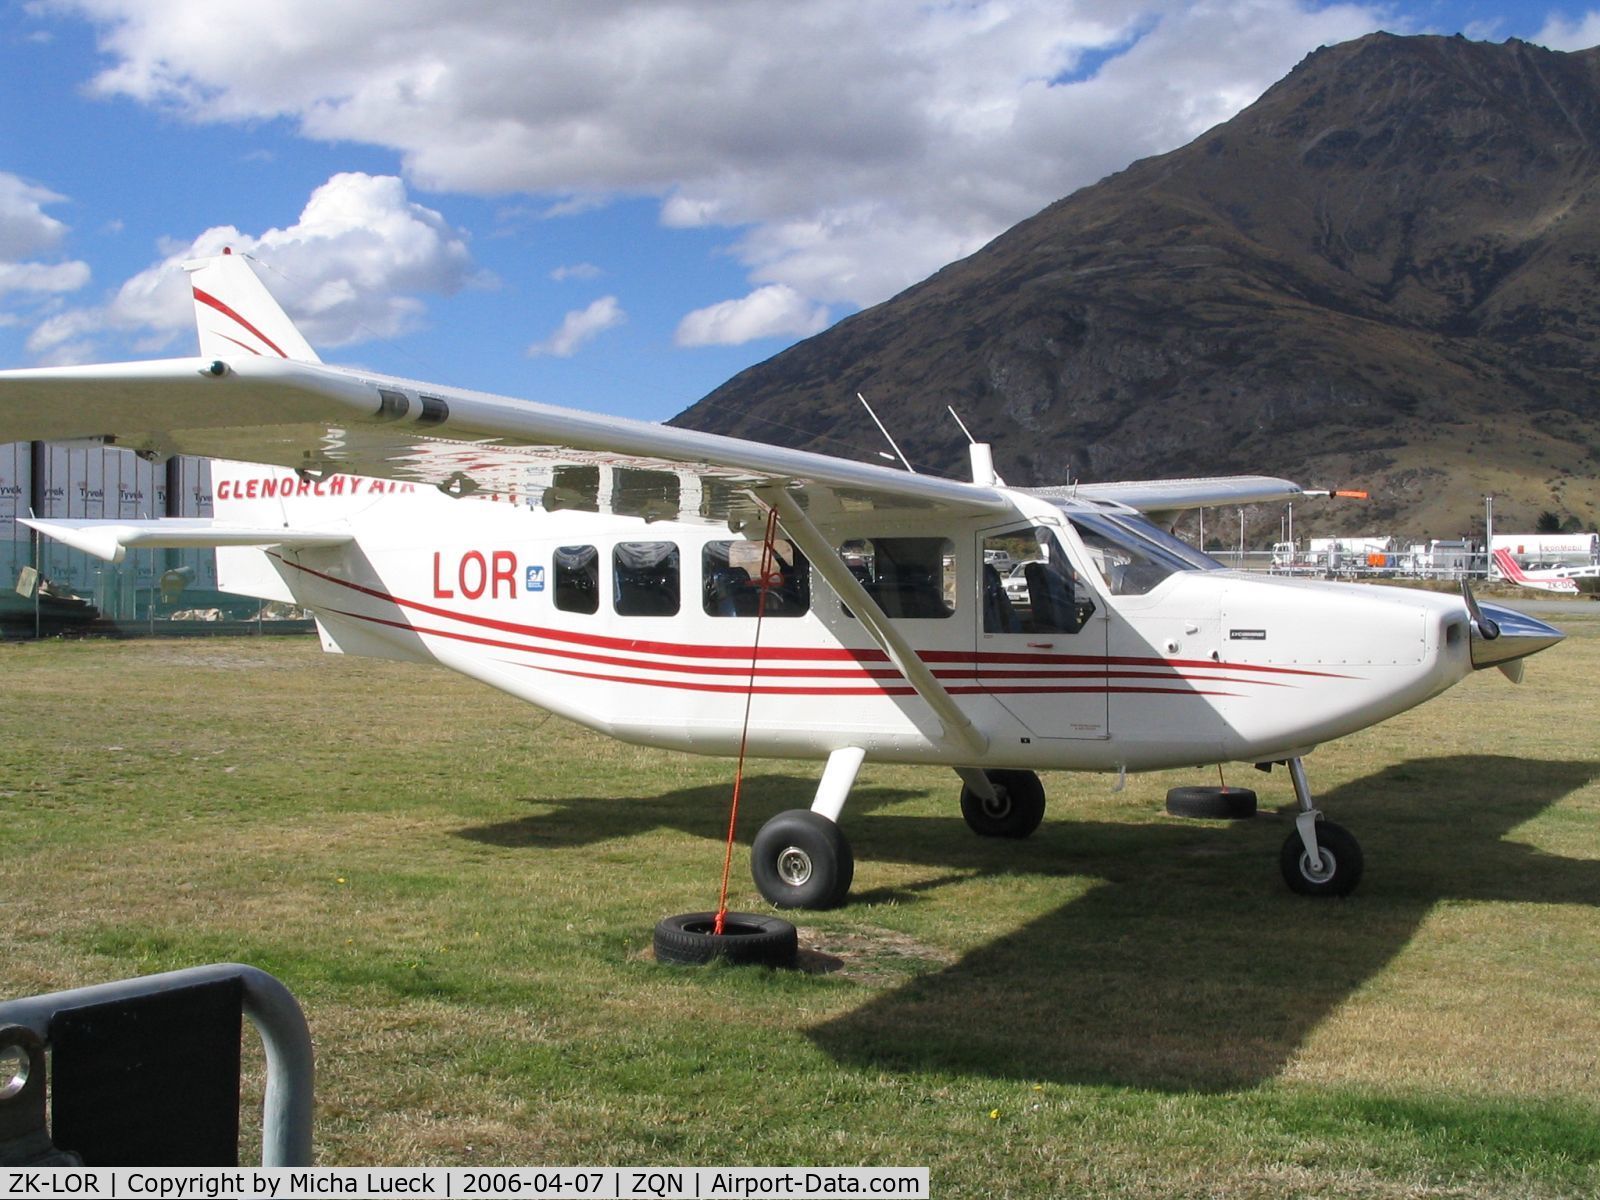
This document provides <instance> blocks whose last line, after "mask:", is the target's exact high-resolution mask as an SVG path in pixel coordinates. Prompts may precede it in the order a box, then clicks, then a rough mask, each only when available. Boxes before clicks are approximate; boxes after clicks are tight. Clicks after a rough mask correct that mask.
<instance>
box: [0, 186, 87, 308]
mask: <svg viewBox="0 0 1600 1200" xmlns="http://www.w3.org/2000/svg"><path fill="white" fill-rule="evenodd" d="M65 199H66V198H65V197H64V196H58V195H57V194H56V193H54V192H52V191H50V190H49V189H48V188H42V187H39V186H38V185H37V184H32V183H29V182H27V181H26V180H24V179H20V178H18V177H17V176H15V175H12V174H9V173H7V172H4V171H0V299H6V298H8V297H12V296H18V297H21V298H22V302H23V306H24V308H26V306H27V305H28V304H30V303H37V302H39V301H40V300H45V301H49V300H50V299H51V298H52V297H57V296H62V295H65V294H67V293H69V292H75V291H77V290H78V289H79V288H82V287H84V286H86V285H87V284H88V282H89V265H88V264H87V263H85V262H80V261H76V260H74V261H70V262H55V263H49V262H29V261H25V260H27V259H31V258H34V257H35V256H37V255H40V254H48V253H49V252H50V251H52V250H53V249H55V247H56V246H58V245H59V244H60V242H61V240H62V238H63V237H64V236H65V234H66V232H67V227H66V226H65V225H64V224H62V223H61V222H60V221H58V220H56V219H55V218H54V217H52V216H50V215H49V214H48V213H46V212H45V211H44V208H45V205H47V204H60V203H62V202H63V201H64V200H65ZM4 317H5V322H6V325H7V326H8V327H10V326H14V325H16V324H19V323H21V320H22V318H21V317H19V316H18V315H17V314H16V313H7V314H4Z"/></svg>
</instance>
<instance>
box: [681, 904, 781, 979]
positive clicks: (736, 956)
mask: <svg viewBox="0 0 1600 1200" xmlns="http://www.w3.org/2000/svg"><path fill="white" fill-rule="evenodd" d="M716 921H717V914H716V913H714V912H698V913H681V914H679V915H678V916H676V917H662V918H661V920H660V921H659V922H657V924H656V935H655V950H656V961H657V962H663V963H677V964H681V965H686V966H699V965H701V964H702V963H708V962H711V961H713V960H715V959H719V958H720V959H721V960H722V961H723V962H726V963H729V964H730V965H732V966H737V967H742V966H758V967H792V966H794V964H795V957H796V955H798V954H799V952H800V938H799V935H798V934H797V933H796V932H795V927H794V926H793V925H791V924H789V922H787V921H785V920H783V919H782V918H780V917H766V916H761V915H759V914H757V913H741V912H730V913H728V914H727V916H726V919H725V920H724V922H723V926H722V932H721V933H720V934H718V933H715V932H713V931H714V930H715V929H716Z"/></svg>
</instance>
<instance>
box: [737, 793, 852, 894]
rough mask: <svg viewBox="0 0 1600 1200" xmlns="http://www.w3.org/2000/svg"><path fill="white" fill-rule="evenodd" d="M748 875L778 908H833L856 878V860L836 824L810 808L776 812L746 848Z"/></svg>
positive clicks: (847, 891)
mask: <svg viewBox="0 0 1600 1200" xmlns="http://www.w3.org/2000/svg"><path fill="white" fill-rule="evenodd" d="M750 874H751V875H752V876H754V878H755V881H756V887H757V888H758V889H759V890H760V892H761V894H762V895H763V896H765V897H766V898H767V901H768V903H770V904H772V905H773V906H774V907H777V908H836V907H837V906H838V905H840V904H842V903H844V898H845V896H847V895H848V894H849V892H850V882H851V880H853V879H854V878H855V874H856V860H855V856H854V855H853V854H851V853H850V843H849V842H847V841H845V837H844V834H843V833H842V832H840V830H839V827H838V826H837V825H836V824H834V823H833V822H832V821H830V820H828V818H826V817H821V816H818V815H817V814H816V813H814V812H812V811H811V810H810V809H805V808H793V809H790V810H789V811H788V812H781V813H779V814H778V815H777V816H775V817H773V818H772V820H770V821H768V822H767V823H766V824H765V825H763V826H762V827H761V831H760V832H759V833H757V834H756V840H755V844H754V845H752V846H751V847H750Z"/></svg>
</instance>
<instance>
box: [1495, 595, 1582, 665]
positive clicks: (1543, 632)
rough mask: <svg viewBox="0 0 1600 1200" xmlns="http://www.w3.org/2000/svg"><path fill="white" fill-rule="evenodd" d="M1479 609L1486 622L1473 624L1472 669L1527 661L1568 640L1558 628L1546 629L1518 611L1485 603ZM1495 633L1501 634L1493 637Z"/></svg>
mask: <svg viewBox="0 0 1600 1200" xmlns="http://www.w3.org/2000/svg"><path fill="white" fill-rule="evenodd" d="M1477 607H1478V612H1479V613H1480V614H1481V615H1482V617H1483V618H1485V619H1484V620H1482V621H1480V620H1476V619H1475V620H1474V621H1473V622H1472V666H1473V669H1474V670H1477V671H1481V670H1483V669H1484V668H1485V667H1498V666H1503V665H1504V664H1506V663H1509V662H1515V661H1516V660H1517V659H1519V658H1527V657H1528V655H1530V654H1537V653H1539V651H1541V650H1547V649H1549V648H1550V647H1551V646H1554V645H1555V644H1556V643H1557V642H1559V641H1561V640H1562V639H1563V638H1565V637H1566V636H1567V635H1566V634H1564V633H1562V632H1561V630H1559V629H1557V628H1556V627H1555V626H1554V625H1546V624H1545V623H1544V622H1543V621H1541V620H1539V619H1537V618H1536V617H1530V616H1528V615H1527V614H1526V613H1520V612H1518V611H1517V610H1516V609H1514V608H1503V607H1501V606H1500V605H1498V604H1483V603H1479V604H1478V606H1477ZM1491 630H1498V632H1495V633H1491V632H1490V631H1491Z"/></svg>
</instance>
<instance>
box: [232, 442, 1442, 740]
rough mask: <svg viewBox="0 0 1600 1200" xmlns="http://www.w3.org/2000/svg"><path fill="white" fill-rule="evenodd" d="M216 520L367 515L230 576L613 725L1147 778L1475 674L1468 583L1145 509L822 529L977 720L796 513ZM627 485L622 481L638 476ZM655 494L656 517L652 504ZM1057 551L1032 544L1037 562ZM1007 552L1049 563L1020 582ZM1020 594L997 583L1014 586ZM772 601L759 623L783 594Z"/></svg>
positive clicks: (1300, 734) (249, 481)
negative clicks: (784, 519) (962, 728)
mask: <svg viewBox="0 0 1600 1200" xmlns="http://www.w3.org/2000/svg"><path fill="white" fill-rule="evenodd" d="M215 487H216V496H217V515H218V518H219V519H240V520H250V521H252V522H256V523H260V522H262V521H265V520H272V521H278V522H281V523H283V524H285V525H288V526H292V527H295V528H323V527H326V528H330V529H343V530H348V531H349V533H350V534H351V536H352V541H351V542H350V543H348V544H347V545H345V546H342V547H337V548H322V549H301V550H298V551H285V550H280V551H275V552H271V553H266V552H262V551H260V550H254V549H221V550H219V551H218V567H219V575H220V576H221V579H222V584H223V586H224V587H225V588H227V589H228V590H232V591H238V592H243V593H247V594H251V595H258V596H263V597H268V598H274V599H280V600H287V601H292V602H294V603H298V604H301V605H304V606H305V607H307V608H309V609H311V610H312V611H313V612H314V613H315V614H316V616H317V620H318V622H319V626H320V629H321V632H322V636H323V642H324V646H325V647H326V648H327V649H329V650H334V651H340V652H344V653H352V654H364V655H372V656H379V657H390V658H399V659H407V660H414V661H421V662H437V663H440V664H442V665H444V666H447V667H450V668H452V669H454V670H457V671H460V672H462V673H464V674H466V675H469V676H471V677H473V678H476V679H479V680H481V681H483V682H485V683H487V684H490V685H492V686H494V687H496V688H498V689H500V690H502V691H504V692H507V693H509V694H511V695H514V696H517V697H520V698H522V699H524V700H527V701H530V702H532V703H534V704H536V705H539V706H540V707H543V708H546V709H549V710H552V711H555V712H558V713H560V714H562V715H564V716H566V717H569V718H571V719H573V720H575V721H578V722H580V723H582V724H584V725H587V726H590V727H592V728H595V729H598V730H601V731H603V732H605V733H608V734H610V735H612V736H615V737H618V738H621V739H624V740H627V741H632V742H638V743H642V744H649V745H654V746H662V747H669V748H674V749H680V750H687V751H694V752H699V753H709V754H730V753H734V752H736V751H737V749H738V746H739V743H740V739H741V735H742V733H743V731H744V730H745V728H746V723H747V722H748V735H749V752H750V753H752V754H757V755H767V756H794V757H820V756H825V755H827V754H829V753H830V752H832V751H834V750H837V749H840V748H841V747H847V746H849V747H858V748H860V749H863V750H865V751H866V753H867V754H868V755H869V756H871V757H873V758H875V759H879V760H887V761H904V762H924V763H926V762H933V763H948V764H951V765H977V766H985V767H1026V768H1032V769H1036V770H1037V769H1068V770H1096V771H1101V770H1118V769H1127V770H1134V771H1137V770H1146V769H1153V768H1162V767H1169V766H1177V765H1183V764H1197V763H1209V762H1221V761H1234V760H1244V761H1260V760H1265V759H1278V758H1284V757H1288V756H1290V755H1293V754H1298V753H1301V752H1303V751H1305V750H1307V749H1309V748H1310V747H1312V746H1314V745H1316V744H1318V743H1320V742H1323V741H1327V740H1329V739H1332V738H1337V737H1340V736H1343V735H1345V734H1348V733H1351V732H1353V731H1355V730H1357V729H1361V728H1363V727H1365V726H1367V725H1371V724H1373V723H1375V722H1377V721H1381V720H1384V719H1386V718H1387V717H1390V716H1393V715H1394V714H1396V713H1399V712H1402V711H1404V710H1405V709H1407V708H1410V707H1412V706H1413V705H1415V704H1418V703H1420V702H1421V701H1423V700H1425V699H1427V698H1429V697H1430V696H1433V695H1435V694H1437V693H1438V692H1440V691H1442V690H1444V689H1445V688H1447V687H1449V686H1450V685H1451V684H1453V683H1455V682H1456V681H1458V680H1459V679H1461V678H1462V677H1463V676H1465V675H1466V674H1467V673H1469V672H1470V671H1471V669H1472V661H1471V655H1470V650H1469V635H1470V623H1469V618H1468V615H1467V613H1466V611H1465V609H1464V607H1463V606H1462V604H1461V603H1460V601H1459V600H1457V599H1454V598H1452V597H1443V596H1436V595H1432V594H1428V593H1421V592H1407V591H1401V590H1398V589H1381V588H1370V587H1362V586H1357V585H1338V584H1326V583H1312V582H1305V581H1299V580H1291V579H1282V578H1273V577H1262V576H1255V575H1249V574H1245V573H1240V572H1234V571H1226V570H1222V569H1220V568H1218V567H1217V566H1216V564H1214V563H1211V562H1209V560H1206V559H1205V558H1204V556H1201V555H1199V554H1197V553H1196V552H1194V551H1193V550H1191V549H1188V548H1186V547H1180V546H1179V545H1178V544H1177V543H1175V542H1172V541H1171V539H1166V538H1165V537H1164V535H1161V534H1159V533H1158V532H1157V531H1156V530H1155V529H1154V528H1153V527H1151V526H1149V525H1148V524H1147V523H1145V522H1142V521H1139V520H1138V519H1137V518H1135V517H1133V516H1132V514H1130V513H1127V512H1126V511H1125V510H1124V511H1121V512H1118V511H1115V510H1113V509H1111V508H1110V507H1108V506H1104V505H1090V504H1074V503H1073V502H1070V501H1063V500H1059V499H1045V498H1041V497H1038V496H1033V495H1029V494H1027V493H1023V492H1016V493H1013V495H1014V500H1015V507H1016V511H1015V515H1014V518H1012V519H1009V520H997V519H994V518H992V517H985V518H970V517H969V518H964V519H962V518H951V517H949V516H947V515H940V514H938V513H932V512H917V511H912V512H908V513H906V514H905V515H901V514H885V513H884V512H883V511H881V510H875V511H868V512H863V513H862V514H860V515H859V516H858V517H852V516H851V515H850V514H849V513H848V512H844V513H837V514H831V515H829V517H828V519H827V521H826V523H825V524H822V523H819V528H820V529H821V530H822V532H823V533H825V535H826V536H827V539H828V541H829V543H830V544H831V546H832V547H833V548H834V549H835V550H836V551H837V552H838V554H839V555H840V556H841V557H842V559H843V561H844V562H845V563H846V564H847V565H848V566H849V568H850V571H851V573H852V575H853V576H854V577H855V578H856V579H858V580H859V581H861V583H862V585H863V587H864V588H865V589H866V593H867V594H868V595H869V596H871V598H872V599H873V601H874V602H875V603H876V604H877V605H878V606H879V607H880V608H881V610H882V612H883V613H884V614H885V615H886V616H887V618H888V620H889V622H890V623H892V626H893V629H894V630H895V631H896V632H897V633H898V634H899V635H901V636H903V638H904V639H905V641H906V642H907V643H908V644H909V645H910V646H911V647H912V648H913V649H914V651H915V653H916V655H917V657H918V658H919V659H920V660H921V662H922V663H923V664H925V665H926V666H927V667H928V668H929V669H930V670H931V672H932V675H933V677H934V678H935V679H936V680H937V681H938V685H939V686H940V687H942V689H943V690H944V691H945V692H946V693H947V694H948V697H949V698H950V699H951V700H953V701H954V703H955V705H956V706H957V707H958V708H959V711H960V713H961V714H963V715H964V716H965V718H966V719H967V720H969V721H970V722H971V725H972V727H973V728H974V729H975V730H976V731H977V732H978V735H979V739H978V740H979V742H981V748H976V747H975V744H974V742H973V741H972V740H971V739H969V740H967V741H962V740H961V739H958V738H954V737H952V736H951V732H950V729H949V724H950V722H949V721H948V720H945V719H941V717H940V715H939V713H938V712H937V711H936V709H935V708H934V707H933V706H930V704H929V703H928V700H927V699H926V698H925V696H924V695H922V694H919V692H918V689H917V688H916V687H914V686H913V685H912V684H911V683H910V682H908V680H907V678H906V677H905V674H904V673H903V672H902V671H901V670H899V669H898V668H897V667H896V666H895V665H894V663H893V661H892V658H891V655H889V654H888V653H886V652H885V649H884V648H883V646H882V645H881V644H880V643H879V642H878V641H876V640H875V639H874V637H873V635H872V633H871V631H870V630H869V629H868V628H866V627H865V626H864V623H863V622H862V621H861V620H860V619H858V618H857V616H856V614H854V613H852V612H851V611H850V609H849V606H848V605H847V604H846V603H844V602H842V601H841V599H840V598H839V596H838V595H837V594H836V592H835V590H834V589H833V588H831V587H830V586H829V584H828V583H827V582H826V581H825V580H824V579H823V578H822V575H821V572H819V571H818V570H817V569H815V568H814V567H813V566H812V565H811V564H808V563H807V562H806V560H805V558H804V556H803V555H802V554H801V552H800V551H799V549H798V548H797V547H796V545H795V544H794V543H793V542H791V541H789V539H788V538H786V537H784V536H783V535H782V534H781V533H780V535H779V536H778V538H777V539H776V542H775V546H774V550H775V555H774V557H773V560H772V561H771V562H769V563H768V564H767V578H768V581H769V585H770V586H769V588H768V589H767V591H766V596H765V598H764V599H763V598H762V595H761V591H762V589H761V588H760V587H759V586H758V582H759V580H760V578H761V572H762V554H763V541H762V533H761V531H760V530H759V529H757V530H753V531H745V532H743V533H731V532H730V531H729V529H728V527H727V525H726V524H713V523H709V522H700V521H694V520H683V519H681V514H682V512H684V511H693V505H692V504H687V503H686V504H683V505H681V506H680V507H679V508H678V509H677V510H676V512H677V513H678V514H679V515H678V516H677V518H676V519H674V518H667V519H651V518H652V516H653V514H652V513H651V512H650V511H649V508H648V502H645V503H643V504H642V505H635V506H634V509H635V511H633V512H627V511H620V512H619V511H618V509H625V508H627V507H628V506H627V505H626V504H619V503H618V502H617V497H615V496H614V497H611V502H610V503H606V504H597V505H595V506H594V507H599V508H606V509H608V510H609V511H584V508H583V506H582V505H581V504H579V505H578V506H577V507H573V508H558V509H557V510H556V511H547V510H546V509H544V508H536V507H529V506H527V505H523V504H517V503H514V502H503V501H488V500H480V499H475V498H465V499H457V498H451V497H448V496H445V495H442V494H440V493H439V492H438V491H437V490H435V489H433V488H427V487H413V486H411V485H404V484H393V483H387V482H384V481H377V480H366V479H356V478H353V477H333V478H331V479H323V480H317V481H308V480H305V479H299V478H297V477H296V476H295V475H294V473H292V472H287V471H283V470H279V469H276V468H269V467H255V466H247V465H243V464H218V467H217V476H216V485H215ZM619 495H620V492H619ZM640 508H642V509H643V516H641V515H640V513H639V511H638V510H639V509H640ZM1030 556H1032V557H1030ZM986 558H987V559H989V560H990V562H991V563H992V562H993V561H996V560H999V561H1005V560H1011V561H1017V562H1026V563H1029V564H1030V567H1029V569H1030V570H1032V571H1034V572H1035V573H1034V574H1032V575H1030V576H1029V579H1030V583H1031V590H1032V592H1033V593H1034V594H1032V595H1027V594H1026V593H1023V594H1021V595H1019V594H1018V591H1017V589H1016V588H1013V589H1012V592H1011V594H1010V595H1009V596H1008V595H1007V594H1006V593H1005V591H1004V590H1003V588H1001V587H1000V586H999V576H998V572H996V571H995V570H994V568H993V566H992V565H987V566H986V561H985V560H986ZM997 592H998V593H999V595H998V596H997V595H996V593H997ZM758 612H759V614H760V615H758Z"/></svg>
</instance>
